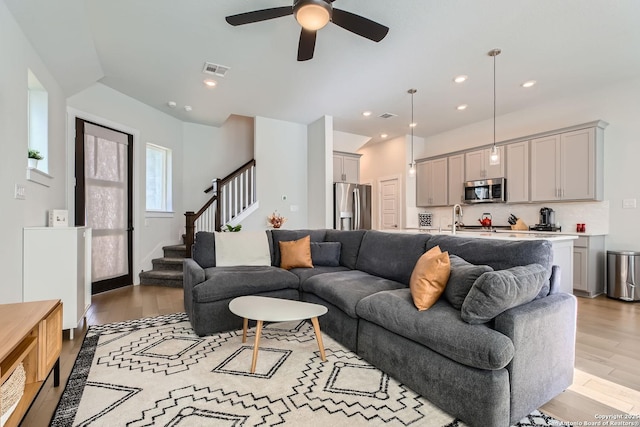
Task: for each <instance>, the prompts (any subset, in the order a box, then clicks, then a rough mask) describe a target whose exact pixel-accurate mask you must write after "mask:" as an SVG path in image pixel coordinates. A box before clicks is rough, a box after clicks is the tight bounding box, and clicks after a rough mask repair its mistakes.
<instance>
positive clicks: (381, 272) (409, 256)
mask: <svg viewBox="0 0 640 427" xmlns="http://www.w3.org/2000/svg"><path fill="white" fill-rule="evenodd" d="M429 237H430V235H429V234H400V233H384V232H381V231H375V230H370V231H367V233H366V234H365V235H364V237H363V238H362V244H361V245H360V252H359V253H358V261H357V262H356V268H357V269H358V270H361V271H364V272H367V273H369V274H372V275H374V276H379V277H384V278H385V279H389V280H393V281H396V282H400V283H403V284H404V285H405V286H409V279H410V278H411V272H412V271H413V267H414V266H415V265H416V262H418V259H419V258H420V257H421V256H422V254H423V253H424V252H425V246H426V242H427V240H429ZM442 249H443V250H444V248H442Z"/></svg>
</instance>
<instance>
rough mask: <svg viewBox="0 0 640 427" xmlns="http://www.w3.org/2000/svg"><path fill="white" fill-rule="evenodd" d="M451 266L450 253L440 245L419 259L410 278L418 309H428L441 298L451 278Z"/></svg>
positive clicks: (410, 285) (414, 300)
mask: <svg viewBox="0 0 640 427" xmlns="http://www.w3.org/2000/svg"><path fill="white" fill-rule="evenodd" d="M449 266H450V264H449V254H448V253H447V252H441V251H440V247H439V246H436V247H434V248H431V249H430V250H429V251H427V252H425V253H424V254H423V255H422V256H421V257H420V259H418V262H417V263H416V266H415V267H414V268H413V272H412V273H411V279H410V280H409V290H410V291H411V297H412V298H413V304H414V305H415V306H416V308H417V309H418V310H420V311H423V310H427V309H428V308H429V307H431V306H432V305H433V304H435V302H436V301H437V300H438V298H440V295H442V293H443V292H444V287H445V286H447V280H449V273H450V267H449Z"/></svg>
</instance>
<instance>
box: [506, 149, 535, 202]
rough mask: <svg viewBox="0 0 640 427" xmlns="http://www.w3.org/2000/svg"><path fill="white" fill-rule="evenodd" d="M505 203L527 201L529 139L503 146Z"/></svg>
mask: <svg viewBox="0 0 640 427" xmlns="http://www.w3.org/2000/svg"><path fill="white" fill-rule="evenodd" d="M505 148H506V152H507V158H506V160H505V162H506V164H507V165H506V170H507V173H506V178H507V203H519V202H528V201H529V141H523V142H516V143H513V144H508V145H506V146H505Z"/></svg>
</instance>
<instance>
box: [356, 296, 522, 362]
mask: <svg viewBox="0 0 640 427" xmlns="http://www.w3.org/2000/svg"><path fill="white" fill-rule="evenodd" d="M356 312H357V313H358V316H360V317H361V318H363V319H365V320H368V321H369V322H372V323H375V324H376V325H379V326H382V327H383V328H385V329H387V330H389V331H391V332H394V333H396V334H398V335H400V336H403V337H405V338H408V339H410V340H412V341H415V342H418V343H420V344H422V345H424V346H426V347H428V348H430V349H431V350H433V351H435V352H437V353H439V354H441V355H443V356H445V357H448V358H449V359H452V360H455V361H456V362H458V363H462V364H464V365H467V366H471V367H474V368H478V369H492V370H496V369H502V368H504V367H505V366H507V364H508V363H509V362H510V361H511V359H512V358H513V355H514V353H515V349H514V346H513V343H512V341H511V340H510V339H509V338H508V337H507V336H505V335H503V334H501V333H500V332H497V331H495V330H493V329H491V328H489V327H488V326H487V325H469V324H468V323H466V322H464V321H462V319H461V318H460V312H459V311H458V310H456V309H455V308H453V307H452V306H451V305H450V304H449V303H448V302H447V301H445V300H444V299H443V298H441V299H440V300H438V301H437V302H436V303H435V304H434V305H433V306H432V307H431V308H430V309H429V310H426V311H416V309H415V307H414V306H413V301H412V298H411V293H410V291H409V289H398V290H391V291H384V292H378V293H376V294H373V295H371V296H368V297H366V298H363V299H362V300H361V301H360V302H359V303H358V305H357V308H356Z"/></svg>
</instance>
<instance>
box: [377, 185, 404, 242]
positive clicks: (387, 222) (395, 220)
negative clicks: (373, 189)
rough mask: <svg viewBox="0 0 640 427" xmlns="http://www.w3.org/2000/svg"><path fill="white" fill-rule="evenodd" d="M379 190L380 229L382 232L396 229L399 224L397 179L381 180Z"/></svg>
mask: <svg viewBox="0 0 640 427" xmlns="http://www.w3.org/2000/svg"><path fill="white" fill-rule="evenodd" d="M378 186H379V188H380V193H379V194H380V201H379V207H380V210H379V212H380V228H381V229H382V230H389V229H397V228H399V224H400V201H399V196H400V190H399V187H400V179H399V178H398V177H390V178H381V179H380V180H378Z"/></svg>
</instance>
